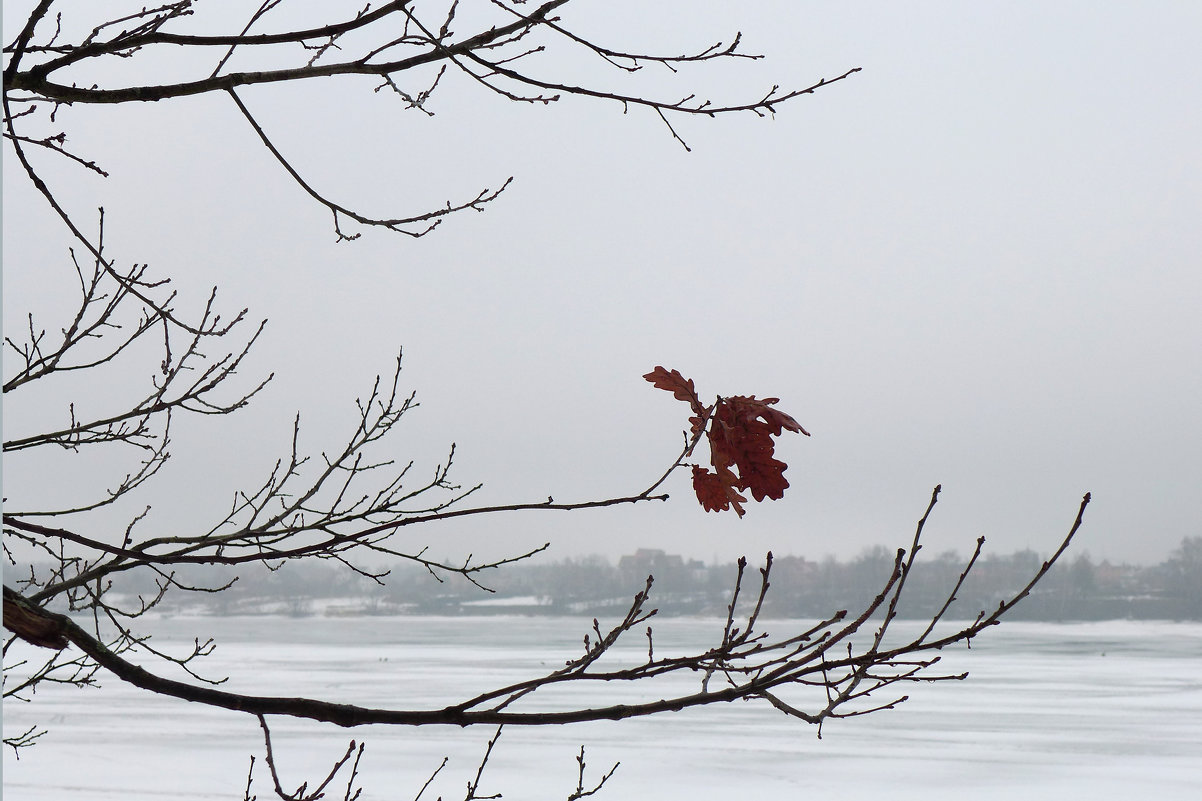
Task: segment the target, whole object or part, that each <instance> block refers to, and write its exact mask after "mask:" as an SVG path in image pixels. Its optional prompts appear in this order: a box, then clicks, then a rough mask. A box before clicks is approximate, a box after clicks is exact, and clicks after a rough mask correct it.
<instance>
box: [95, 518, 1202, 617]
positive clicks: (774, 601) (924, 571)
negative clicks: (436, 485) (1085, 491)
mask: <svg viewBox="0 0 1202 801" xmlns="http://www.w3.org/2000/svg"><path fill="white" fill-rule="evenodd" d="M922 557H927V558H922ZM1043 560H1044V557H1042V556H1040V555H1039V554H1037V553H1035V552H1034V551H1029V550H1028V551H1019V552H1017V553H1013V554H1010V555H1008V556H1002V555H996V554H987V555H985V556H983V557H981V558H980V559H979V560H978V562H977V564H976V565H975V566H974V568H973V570H972V572H971V573H970V574H969V575H968V577H967V579H966V580H965V582H964V584H963V586H962V587H961V588H960V590H959V591H958V592H957V594H956V600H955V601H954V602H953V603H952V605H951V608H950V610H949V613H948V614H949V616H951V617H955V618H967V617H973V616H975V615H976V614H977V613H978V612H980V611H981V610H984V609H992V608H993V607H995V606H997V604H998V603H999V602H1000V601H1001V600H1002V599H1004V598H1008V597H1010V596H1012V595H1013V594H1014V593H1015V592H1017V591H1018V590H1019V589H1020V588H1021V587H1022V586H1023V585H1025V584H1026V582H1027V581H1028V580H1029V579H1030V578H1031V576H1033V575H1034V574H1035V572H1036V571H1038V570H1039V568H1040V566H1041V565H1042V563H1043ZM964 565H965V558H964V557H963V556H961V555H958V554H956V553H953V552H947V553H943V554H940V555H937V556H929V557H928V556H927V555H926V554H921V555H920V558H919V560H918V561H917V563H916V565H915V568H914V570H913V573H912V575H911V576H910V577H909V579H908V580H907V584H906V588H905V593H904V595H903V596H902V602H901V604H900V608H899V614H900V615H901V616H902V617H908V618H929V617H930V616H931V615H932V614H934V613H935V612H936V611H938V609H939V608H940V607H942V606H943V604H944V603H945V602H946V600H947V597H948V594H949V593H950V592H951V590H952V588H953V587H954V586H955V584H956V581H957V580H958V579H959V577H960V574H961V572H962V571H963V569H964ZM760 566H762V565H756V564H755V563H749V564H748V566H747V570H746V574H745V577H744V582H743V591H742V595H741V597H742V598H744V599H746V598H747V597H748V596H750V597H751V598H754V597H755V594H756V593H757V592H758V590H759V585H760V573H759V570H758V569H757V568H758V567H760ZM892 566H893V553H892V552H890V551H888V550H887V549H885V548H882V547H877V548H873V549H870V550H867V551H865V552H864V553H862V554H861V555H860V556H858V557H857V558H855V559H852V560H851V561H847V562H840V561H836V560H835V559H833V558H827V559H823V560H821V561H812V560H809V559H806V558H803V557H799V556H785V557H779V558H777V559H776V560H775V561H774V563H773V566H772V571H771V576H770V580H771V589H770V591H769V593H768V596H767V602H766V604H765V610H764V614H767V615H771V616H776V617H802V618H816V617H820V616H825V615H828V614H830V613H831V612H833V611H835V610H838V609H848V610H852V611H855V610H858V609H862V608H863V607H864V605H865V604H867V603H868V601H869V600H870V599H871V598H872V597H873V596H874V595H875V594H876V593H877V592H879V591H880V589H881V587H882V586H883V584H884V582H885V580H886V579H887V577H888V575H889V573H890V571H891V569H892ZM221 570H222V569H221V568H218V567H215V566H210V567H205V568H203V569H197V570H194V571H191V572H190V573H189V574H188V575H181V578H182V579H184V580H185V583H187V582H195V581H197V580H199V579H200V578H201V577H202V576H204V577H206V580H207V581H208V582H209V583H210V584H212V583H214V582H218V583H220V582H221V581H223V580H224V579H225V576H224V575H223V574H222V573H221ZM233 575H234V574H233V573H231V574H230V577H232V576H233ZM648 575H651V576H654V577H655V582H654V587H653V589H652V593H651V599H652V605H653V606H656V607H658V608H659V609H660V612H661V614H689V615H693V614H695V615H724V614H725V613H726V608H727V605H728V604H729V603H730V597H731V591H732V589H733V586H734V579H735V575H736V568H735V566H734V565H733V564H730V565H717V566H714V565H710V566H707V565H705V564H703V563H701V562H697V561H690V560H686V559H683V558H681V557H680V556H676V555H673V554H668V553H665V552H664V551H660V550H651V549H643V550H639V551H638V552H636V553H634V554H632V555H629V556H624V557H622V558H621V559H620V560H619V561H618V563H617V564H613V563H612V562H610V561H609V560H607V559H605V558H603V557H599V556H593V557H584V558H580V559H568V560H564V561H559V562H555V563H549V564H547V563H539V562H537V561H534V560H531V561H529V562H519V563H516V564H511V565H507V566H505V567H504V568H502V569H497V570H489V571H484V572H482V573H479V574H476V577H477V579H478V580H479V581H480V582H481V583H482V584H484V585H485V586H487V587H488V588H489V589H491V590H492V592H485V591H483V590H481V589H480V588H479V587H476V586H473V585H472V584H471V583H470V582H467V581H465V580H464V579H463V578H462V577H459V576H444V577H443V579H444V580H443V581H442V582H439V581H437V580H436V579H435V578H433V577H432V576H431V575H430V573H429V572H428V571H426V570H425V569H422V568H418V567H415V566H412V565H403V566H400V567H397V568H394V569H393V570H392V571H391V573H390V574H389V575H388V576H387V577H385V578H384V579H383V581H384V584H383V585H382V586H381V585H379V584H376V583H375V582H372V581H369V580H368V579H366V578H364V577H363V576H361V575H358V574H356V573H355V572H353V571H351V570H350V569H348V568H347V567H346V566H344V565H339V564H337V563H334V562H330V561H326V562H319V563H312V562H306V563H288V564H284V565H283V566H281V568H280V569H278V570H276V571H274V572H269V573H258V574H254V575H243V576H242V577H241V579H240V580H239V581H237V582H235V583H234V584H233V585H232V586H231V587H229V588H228V589H226V590H223V591H221V592H218V593H212V594H206V593H181V592H173V593H170V594H169V595H168V596H167V598H166V599H165V600H164V603H165V606H164V607H163V610H164V611H172V610H179V611H182V609H180V606H182V605H186V606H187V607H189V608H191V609H193V610H195V611H204V612H209V613H215V614H256V613H268V612H270V613H280V612H283V613H287V614H296V615H308V614H346V615H355V614H442V615H445V614H489V613H509V614H513V613H518V614H548V615H555V614H573V615H577V614H588V615H598V614H603V613H605V614H609V613H616V612H620V611H623V610H624V609H625V607H626V606H628V605H629V603H630V600H631V598H632V597H633V595H634V594H635V593H636V592H638V591H639V590H641V589H642V588H643V586H644V584H645V582H646V579H647V576H648ZM117 589H119V590H121V591H124V592H128V591H129V590H130V588H129V587H119V588H117ZM133 589H134V591H136V592H143V593H145V592H147V591H151V590H152V589H153V588H152V587H151V586H149V585H148V586H147V587H145V588H133ZM1115 618H1143V619H1153V618H1155V619H1179V620H1181V619H1191V620H1202V537H1189V538H1186V539H1185V540H1184V541H1183V542H1182V544H1181V547H1180V548H1178V549H1177V550H1176V551H1175V552H1174V553H1173V554H1172V555H1171V556H1170V558H1169V559H1167V560H1166V561H1164V562H1162V563H1160V564H1158V565H1154V566H1150V567H1146V566H1131V565H1113V564H1110V563H1109V562H1105V561H1104V562H1100V563H1095V562H1094V561H1093V560H1092V559H1091V558H1090V556H1089V555H1088V554H1087V553H1082V554H1079V555H1077V556H1076V557H1070V558H1068V559H1067V560H1066V561H1065V562H1063V563H1061V564H1058V565H1056V566H1055V567H1054V568H1053V569H1052V571H1051V572H1050V573H1049V574H1048V576H1047V577H1045V579H1044V580H1043V581H1042V582H1040V584H1039V585H1038V586H1037V587H1036V588H1035V590H1034V591H1033V592H1032V593H1031V595H1030V596H1029V597H1028V598H1026V599H1025V600H1024V601H1023V602H1022V603H1021V604H1020V605H1019V606H1018V607H1017V608H1016V609H1015V610H1014V612H1013V613H1012V614H1011V619H1026V620H1104V619H1115Z"/></svg>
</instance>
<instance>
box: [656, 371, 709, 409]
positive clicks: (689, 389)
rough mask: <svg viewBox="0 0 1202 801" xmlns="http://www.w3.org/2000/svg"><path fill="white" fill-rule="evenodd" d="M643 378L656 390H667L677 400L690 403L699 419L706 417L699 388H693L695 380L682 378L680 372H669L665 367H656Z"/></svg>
mask: <svg viewBox="0 0 1202 801" xmlns="http://www.w3.org/2000/svg"><path fill="white" fill-rule="evenodd" d="M643 378H645V379H647V380H648V381H650V382H651V383H652V384H653V385H654V386H655V388H656V389H666V390H667V391H668V392H671V393H672V395H673V397H675V398H676V399H677V400H682V401H684V402H686V403H688V404H689V406H691V407H693V414H695V415H697V416H698V417H704V416H705V407H704V406H702V405H701V399H700V398H698V397H697V388H696V387H694V386H693V380H692V379H691V378H685V377H684V376H682V375H681V374H680V371H679V370H672V371H671V372H669V371H668V370H667V369H665V368H663V367H656V368H655V369H654V370H652V371H651V372H649V373H647V374H646V375H644V376H643Z"/></svg>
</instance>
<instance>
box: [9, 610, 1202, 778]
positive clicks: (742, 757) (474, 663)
mask: <svg viewBox="0 0 1202 801" xmlns="http://www.w3.org/2000/svg"><path fill="white" fill-rule="evenodd" d="M722 622H723V621H715V620H696V619H665V620H659V619H653V620H652V625H653V626H654V636H655V650H656V656H661V655H664V656H666V655H669V654H671V653H679V652H683V650H684V649H685V648H687V647H688V646H689V645H692V646H694V647H696V646H704V645H706V644H713V643H715V642H716V641H717V640H718V639H719V638H720V635H721V630H722ZM591 625H592V622H591V620H589V621H585V620H580V619H564V618H540V617H516V616H488V617H457V618H431V617H370V618H353V619H347V618H340V619H328V618H303V619H294V618H284V617H246V618H224V619H217V618H176V619H171V620H160V621H155V622H154V628H155V629H156V631H157V632H158V634H157V636H156V637H155V639H154V641H153V642H154V644H155V645H156V647H158V648H160V649H167V650H171V651H173V652H176V653H178V652H180V651H182V650H184V649H185V648H186V647H187V646H188V645H189V644H190V643H191V640H192V638H193V637H195V636H200V637H201V638H202V640H203V639H204V638H205V637H208V636H210V635H212V636H214V637H215V638H216V639H217V640H218V642H219V643H220V646H219V647H218V649H217V651H216V653H215V654H213V655H212V656H210V657H208V658H207V659H206V660H204V664H203V665H202V668H201V670H202V672H203V673H204V675H206V676H210V677H221V676H229V677H230V680H229V682H228V683H226V684H225V685H223V687H224V688H226V689H230V690H234V691H239V692H247V693H258V694H269V695H302V696H308V697H320V698H324V699H328V700H335V701H340V702H347V703H359V704H364V705H372V706H387V707H393V708H409V709H413V708H429V707H435V706H439V705H442V704H445V703H447V702H451V701H454V700H459V699H462V698H465V697H468V695H469V694H471V693H472V692H473V691H478V690H482V689H485V688H488V687H492V686H497V685H500V684H504V683H508V682H510V681H516V680H520V679H523V678H529V677H531V676H534V675H538V674H540V673H545V672H549V671H550V670H554V669H556V668H557V667H559V666H561V665H562V664H563V662H564V660H566V659H568V658H571V657H573V656H576V655H578V654H579V652H580V650H581V648H582V642H581V641H582V639H583V636H584V633H585V632H586V631H588V630H589V628H590V627H591ZM895 625H899V626H904V625H906V624H895ZM763 627H764V628H766V629H767V630H769V631H770V632H773V633H776V634H785V633H787V632H789V631H794V630H799V624H797V623H790V622H788V621H767V622H765V623H764V624H763ZM616 656H617V657H618V658H627V659H631V660H639V659H645V658H646V640H645V638H643V639H640V638H637V637H631V640H630V642H629V644H628V645H627V646H626V648H625V649H619V653H617V654H616ZM20 657H21V654H19V653H16V649H15V648H14V649H10V652H9V661H10V663H11V662H13V661H14V660H16V659H19V658H20ZM145 664H146V665H147V666H148V667H150V668H152V669H154V670H155V671H156V672H159V673H162V674H168V671H167V670H166V666H164V665H162V664H161V663H160V664H155V663H153V662H146V663H145ZM939 667H940V668H941V669H942V670H941V672H945V673H957V672H960V671H963V670H967V671H969V673H970V675H969V678H968V679H967V680H966V681H963V682H941V683H937V684H934V685H927V684H917V685H910V686H907V687H905V688H903V690H902V691H901V692H905V693H908V694H909V695H910V700H908V701H907V702H906V703H904V704H901V705H900V706H899V707H898V708H897V709H895V710H891V711H884V712H879V713H874V714H871V715H867V716H864V717H859V718H851V719H847V720H838V721H831V722H828V723H827V724H826V725H825V726H824V727H823V731H822V738H821V739H818V738H817V737H816V736H815V735H816V731H815V729H814V727H812V726H807V725H805V724H803V723H800V722H798V721H796V720H793V719H791V718H787V717H785V716H783V715H781V714H780V713H778V712H776V711H775V710H773V709H772V708H770V707H768V706H767V705H765V704H757V703H733V704H721V705H715V706H710V707H706V708H702V709H694V710H688V711H684V712H679V713H673V714H668V715H661V716H657V717H653V718H647V719H638V720H628V721H624V722H619V723H612V722H604V723H591V724H575V725H571V726H562V727H549V728H543V727H537V728H518V727H510V728H507V729H506V730H505V731H504V733H503V734H502V737H501V739H500V742H499V743H498V744H497V746H496V749H495V750H494V753H493V756H492V758H491V760H490V762H489V765H488V767H487V769H486V771H485V773H484V778H483V781H482V783H481V787H480V790H479V792H480V794H483V795H487V794H492V793H502V794H503V797H504V798H505V799H562V798H566V797H567V796H568V794H569V793H570V792H571V791H572V790H573V789H574V788H575V786H576V763H575V757H576V754H577V753H578V750H579V748H580V746H581V745H584V746H585V749H586V754H585V760H586V762H587V765H588V772H587V776H588V777H591V778H593V779H594V780H595V778H596V777H599V776H600V775H601V774H602V773H603V772H604V771H606V770H608V769H609V767H610V766H612V765H613V764H614V763H615V762H618V761H620V762H621V766H620V767H619V768H618V770H617V772H616V773H615V775H614V777H613V778H612V779H611V780H610V782H609V784H608V785H607V786H606V787H605V789H604V790H602V791H601V793H599V794H598V796H596V797H597V798H601V799H604V798H609V799H657V800H663V801H670V800H671V799H689V800H690V801H711V800H713V801H717V799H723V800H724V801H726V800H727V799H741V798H807V799H847V800H848V801H857V800H858V799H870V798H871V799H879V798H893V799H907V798H914V799H924V801H939V800H940V799H948V801H950V800H951V799H955V800H956V801H962V799H985V800H987V801H988V800H989V799H1021V800H1022V801H1039V800H1040V799H1057V801H1063V799H1130V798H1132V797H1150V798H1157V799H1158V800H1159V801H1175V800H1176V799H1183V800H1184V799H1191V800H1192V799H1198V798H1202V624H1197V623H1172V622H1150V623H1149V622H1128V621H1115V622H1105V623H1089V624H1050V623H1012V624H1006V625H1003V626H1001V627H999V628H994V629H991V630H989V631H987V632H985V634H983V635H982V636H981V637H979V638H977V639H976V640H974V641H973V645H972V648H971V650H969V649H965V648H962V647H961V648H956V649H953V650H949V651H948V652H946V653H945V654H944V658H943V663H942V664H941V665H940V666H939ZM698 681H699V677H697V676H695V675H691V674H690V675H688V676H683V677H680V678H679V679H677V680H675V681H674V683H673V684H672V685H671V686H669V685H661V686H657V687H655V688H654V689H653V690H652V691H651V692H652V693H653V695H654V697H661V696H662V695H664V694H666V693H668V692H674V691H675V692H687V691H690V690H695V689H696V684H697V682H698ZM101 684H102V687H101V688H99V689H84V690H77V689H74V688H71V687H57V686H51V687H46V688H43V689H41V690H39V692H38V693H37V695H36V696H34V697H33V698H32V702H31V703H21V702H20V701H13V700H11V699H10V700H8V701H6V702H5V707H4V728H5V733H6V735H9V736H11V735H12V734H15V733H17V732H19V731H22V730H24V729H25V728H26V727H28V726H30V725H34V724H37V725H41V726H45V727H46V728H48V729H49V730H50V733H49V734H48V735H46V737H44V738H43V740H42V742H41V743H39V744H38V745H37V746H36V747H34V748H30V749H24V751H23V753H22V754H21V757H20V759H19V760H17V759H14V757H13V755H12V753H11V751H10V752H6V753H5V755H4V791H5V797H7V798H20V799H27V801H49V800H50V799H54V800H55V801H59V800H66V799H95V800H96V801H105V800H106V799H124V800H125V801H142V800H143V799H172V798H178V799H240V798H242V797H243V791H244V789H245V786H246V781H247V771H248V767H249V764H250V757H251V755H255V757H256V764H255V769H254V779H255V781H254V786H253V789H252V794H257V795H258V797H259V799H267V798H274V797H275V795H274V793H273V792H272V789H271V785H270V782H269V779H268V777H267V774H266V771H265V770H264V769H263V765H262V759H263V741H262V734H261V731H260V729H259V726H258V723H257V721H256V720H255V718H253V717H251V716H248V715H243V714H239V713H235V712H228V711H225V710H218V709H211V708H207V707H204V706H201V705H197V704H189V703H185V702H182V701H177V700H174V699H170V698H163V697H159V696H155V695H153V694H151V693H148V692H145V691H142V690H139V689H137V688H134V687H131V686H128V685H123V684H122V683H121V682H119V681H117V680H115V679H113V678H112V677H110V676H103V677H102V681H101ZM636 697H639V696H638V695H637V694H635V693H634V692H633V691H632V690H631V689H630V688H628V687H615V686H612V685H605V684H601V683H596V684H588V685H586V686H583V687H580V688H576V690H575V691H574V692H571V693H566V694H560V695H558V696H547V698H546V699H545V700H542V701H539V700H538V699H537V698H536V699H534V701H533V703H532V706H531V708H535V707H538V706H541V707H543V708H552V707H555V706H558V705H560V704H564V703H568V704H576V705H587V706H602V705H609V704H612V703H614V702H616V701H628V700H633V699H634V698H636ZM878 700H879V701H885V700H889V699H888V698H886V697H884V696H882V697H881V698H880V699H878ZM494 731H495V730H493V729H491V728H474V729H466V730H463V729H458V728H454V727H425V728H421V729H415V728H404V727H396V728H390V727H382V726H370V727H363V728H359V729H353V730H342V729H338V728H337V727H333V726H326V725H319V724H313V723H309V722H304V721H294V720H287V719H275V720H273V721H272V732H273V744H274V747H275V755H276V762H277V765H278V767H279V769H280V773H281V778H282V780H283V782H284V784H285V789H286V790H289V791H291V790H294V789H295V788H296V787H297V786H298V785H299V784H300V783H301V782H302V781H310V782H313V781H315V780H319V779H320V778H321V776H323V775H324V771H325V770H327V769H328V767H329V765H331V764H332V763H333V761H334V760H335V759H337V758H338V757H339V756H341V754H342V753H343V752H344V751H345V749H346V747H347V743H348V742H349V741H350V740H351V739H352V738H354V739H356V740H357V741H359V742H366V744H367V748H366V751H365V753H364V757H363V761H362V762H361V764H360V766H359V778H358V783H359V784H360V785H362V786H363V787H364V788H365V789H364V792H363V795H362V796H361V799H362V800H363V801H368V799H394V798H397V799H412V798H415V797H416V796H417V794H418V791H419V789H420V788H421V787H422V785H423V783H424V782H425V781H426V780H427V779H428V778H429V777H430V775H431V774H432V773H433V772H434V771H435V769H436V768H438V766H439V764H440V763H441V762H442V760H443V757H444V756H445V757H449V761H448V764H447V766H446V767H445V768H444V769H443V770H442V771H441V772H440V773H439V774H438V776H437V777H436V779H435V780H434V782H433V783H432V784H431V785H430V786H429V787H428V788H427V789H426V791H425V793H424V794H423V795H422V796H421V798H423V799H436V798H438V797H439V796H441V797H442V798H444V799H446V800H447V801H451V799H458V798H462V797H463V795H464V793H465V787H466V783H467V782H468V781H469V780H470V779H472V778H473V777H474V776H475V771H476V766H477V765H478V762H479V759H480V757H481V755H482V754H483V750H484V747H485V743H486V742H487V740H488V738H489V737H490V736H491V735H493V733H494ZM311 786H312V785H311ZM344 791H345V777H344V778H343V779H342V780H341V782H340V783H339V782H335V784H333V785H332V786H331V788H330V789H329V790H328V791H327V795H326V797H327V798H332V799H340V798H342V797H343V793H344Z"/></svg>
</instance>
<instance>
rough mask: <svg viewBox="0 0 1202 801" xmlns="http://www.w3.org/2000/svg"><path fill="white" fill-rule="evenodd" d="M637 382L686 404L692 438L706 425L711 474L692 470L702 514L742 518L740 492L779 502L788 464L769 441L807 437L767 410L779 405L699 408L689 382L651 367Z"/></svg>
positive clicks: (729, 401) (735, 398)
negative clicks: (796, 435) (690, 414)
mask: <svg viewBox="0 0 1202 801" xmlns="http://www.w3.org/2000/svg"><path fill="white" fill-rule="evenodd" d="M643 377H644V378H645V379H647V380H648V381H650V382H651V383H652V384H654V385H655V386H656V387H657V388H659V389H664V390H668V391H669V392H671V393H672V394H673V395H674V396H675V397H676V398H678V399H679V400H683V401H686V402H687V403H688V404H689V406H690V407H691V408H692V409H693V412H694V416H693V417H690V418H689V423H690V424H691V425H692V429H693V436H697V435H698V434H700V433H701V432H702V431H703V430H705V429H706V426H707V425H708V430H705V434H706V439H707V441H708V442H709V446H710V464H711V465H712V466H713V471H710V470H706V469H705V468H703V467H701V466H700V465H693V490H694V492H696V493H697V500H698V501H700V502H701V506H702V508H704V509H705V510H706V511H707V512H720V511H726V510H727V509H730V508H731V507H734V510H735V512H736V513H737V514H738V515H739V517H742V516H743V514H744V509H743V506H742V504H744V503H746V502H747V499H746V498H744V497H743V496H742V495H740V494H739V493H740V492H748V491H749V492H750V493H751V496H752V497H753V498H754V499H755V500H756V501H763V500H764V499H765V498H771V499H772V500H779V499H780V498H782V497H784V494H785V490H786V489H788V488H789V482H788V481H787V480H786V479H785V470H786V468H787V467H788V465H786V464H785V463H784V462H782V461H780V460H779V459H777V458H776V455H775V449H776V441H775V439H774V438H775V437H779V436H780V435H781V434H782V433H783V432H785V431H793V432H797V433H800V434H804V435H806V436H807V437H808V436H809V435H810V432H808V431H806V430H805V429H804V428H802V427H801V425H800V424H798V422H797V421H796V420H794V419H793V418H792V417H790V416H789V415H787V414H785V413H784V412H782V411H780V410H779V409H775V408H773V407H774V405H775V404H777V403H779V402H780V399H779V398H763V399H760V398H756V397H755V396H754V395H732V396H730V397H728V398H719V399H718V400H717V402H716V403H715V404H714V405H713V406H710V407H703V406H702V405H701V401H700V399H699V398H698V396H697V390H696V389H695V388H694V386H693V382H692V381H691V380H689V379H686V378H685V377H684V376H683V375H681V374H680V373H679V372H678V371H676V370H672V371H669V370H667V369H665V368H663V367H656V368H655V369H654V370H652V371H651V372H650V373H647V375H645V376H643ZM736 471H737V472H736Z"/></svg>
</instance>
